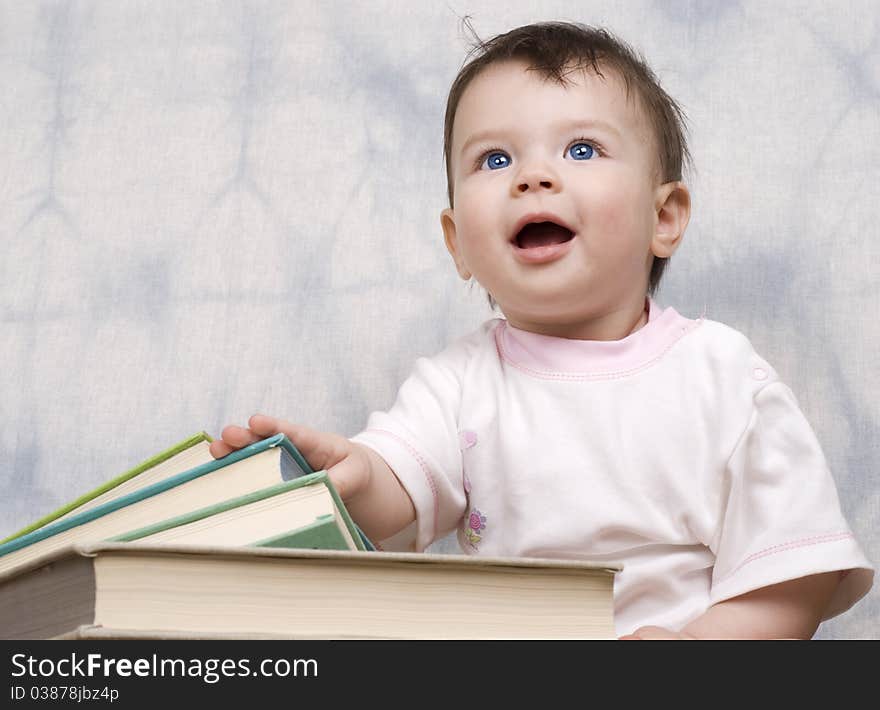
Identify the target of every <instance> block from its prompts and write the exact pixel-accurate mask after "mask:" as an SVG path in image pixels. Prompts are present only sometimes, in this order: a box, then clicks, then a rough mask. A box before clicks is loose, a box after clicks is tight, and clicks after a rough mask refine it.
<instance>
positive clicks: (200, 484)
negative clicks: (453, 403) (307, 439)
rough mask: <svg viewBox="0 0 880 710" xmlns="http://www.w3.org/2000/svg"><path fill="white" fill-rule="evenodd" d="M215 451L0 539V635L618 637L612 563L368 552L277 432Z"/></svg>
mask: <svg viewBox="0 0 880 710" xmlns="http://www.w3.org/2000/svg"><path fill="white" fill-rule="evenodd" d="M210 441H211V438H210V437H209V436H208V435H207V434H205V433H200V434H198V435H196V436H193V437H190V438H188V439H186V440H185V441H182V442H180V443H179V444H177V445H175V446H172V447H170V448H168V449H166V450H165V451H163V452H161V453H160V454H157V455H156V456H154V457H152V458H151V459H149V460H148V461H145V462H144V463H142V464H140V465H139V466H137V467H135V468H133V469H131V470H129V471H127V472H125V473H123V474H122V475H120V476H117V477H116V478H114V479H112V480H110V481H108V482H107V483H106V484H104V485H102V486H100V487H99V488H96V489H94V490H92V491H90V492H88V493H86V494H85V495H83V496H81V497H79V498H78V499H76V500H75V501H72V502H71V503H69V504H67V505H65V506H64V507H62V508H60V509H58V510H56V511H54V512H52V513H50V514H49V515H47V516H45V517H43V518H41V519H40V520H38V521H36V522H35V523H33V524H31V525H29V526H27V527H26V528H24V529H23V530H20V531H18V532H17V533H14V534H13V535H11V536H9V537H7V538H6V539H5V540H3V541H0V637H2V638H6V639H24V638H192V637H212V638H236V637H283V638H422V639H433V638H613V634H614V628H613V613H612V588H613V576H614V573H615V572H616V571H618V570H619V569H620V568H619V567H618V566H614V565H605V564H601V565H596V564H590V563H585V562H577V561H560V560H541V559H510V558H492V557H479V558H477V557H469V556H464V555H434V554H416V553H388V552H377V551H376V550H375V547H374V545H373V544H372V543H371V542H370V540H369V539H368V538H367V537H366V536H365V535H364V534H363V533H362V531H361V530H360V529H359V528H358V526H357V525H356V524H355V523H354V521H353V520H352V519H351V516H350V515H349V513H348V511H347V510H346V508H345V505H344V503H343V502H342V500H341V499H340V497H339V495H338V493H337V491H336V490H335V488H334V487H333V484H332V482H331V480H330V478H329V477H328V475H327V473H326V471H313V470H312V468H311V467H310V466H309V464H308V463H307V462H306V460H305V459H304V458H303V456H302V455H301V454H300V452H299V451H298V450H297V449H296V447H295V446H294V445H293V444H292V443H291V442H290V440H289V439H288V438H287V437H286V436H284V435H282V434H279V435H276V436H273V437H270V438H267V439H264V440H262V441H258V442H256V443H254V444H252V445H250V446H248V447H245V448H243V449H241V450H239V451H236V452H233V453H232V454H230V455H229V456H226V457H224V458H222V459H217V460H215V459H214V458H213V457H212V456H211V454H210V452H209V451H208V445H209V443H210Z"/></svg>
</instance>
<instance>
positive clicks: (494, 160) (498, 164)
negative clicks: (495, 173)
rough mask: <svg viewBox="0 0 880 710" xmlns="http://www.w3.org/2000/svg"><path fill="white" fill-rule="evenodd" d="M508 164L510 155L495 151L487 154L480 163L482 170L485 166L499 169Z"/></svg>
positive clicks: (490, 168)
mask: <svg viewBox="0 0 880 710" xmlns="http://www.w3.org/2000/svg"><path fill="white" fill-rule="evenodd" d="M508 165H510V156H508V155H507V153H501V152H499V151H493V152H491V153H488V154H487V155H486V159H485V160H483V161H482V163H481V164H480V169H481V170H482V169H483V167H488V168H489V170H498V169H500V168H506V167H507V166H508Z"/></svg>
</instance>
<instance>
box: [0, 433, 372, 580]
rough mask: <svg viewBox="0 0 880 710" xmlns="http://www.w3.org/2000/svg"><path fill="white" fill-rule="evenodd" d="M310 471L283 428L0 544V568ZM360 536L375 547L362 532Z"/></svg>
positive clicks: (157, 520) (131, 529)
mask: <svg viewBox="0 0 880 710" xmlns="http://www.w3.org/2000/svg"><path fill="white" fill-rule="evenodd" d="M311 473H315V472H314V471H313V470H312V469H311V467H310V466H309V464H308V463H307V462H306V461H305V459H304V458H303V457H302V454H300V452H299V451H298V450H297V449H296V447H294V446H293V444H292V443H291V442H290V440H289V439H288V438H287V437H286V436H284V435H283V434H278V435H276V436H273V437H269V438H267V439H263V440H261V441H258V442H256V443H254V444H251V445H250V446H246V447H244V448H242V449H239V450H238V451H234V452H232V453H231V454H229V455H228V456H225V457H223V458H221V459H216V460H215V459H213V458H212V459H211V460H210V461H209V462H207V463H204V464H201V465H199V466H196V467H194V468H191V469H188V470H186V471H183V472H181V473H178V474H176V475H173V476H171V477H169V478H166V479H164V480H161V481H157V482H155V483H152V484H150V485H147V486H145V487H143V488H140V489H138V490H135V491H132V492H130V493H128V494H126V495H123V496H120V497H118V498H115V499H113V500H109V501H106V502H104V503H101V504H100V505H97V506H95V507H92V508H89V509H87V510H82V511H79V512H75V513H74V514H73V515H68V516H64V517H63V518H60V519H57V520H55V521H54V522H51V523H49V524H48V525H44V526H42V527H39V528H37V529H36V530H33V531H31V532H29V533H27V534H25V535H21V536H20V537H16V538H14V539H12V540H9V541H8V542H6V543H4V544H2V545H0V572H3V571H4V570H9V569H13V568H15V567H16V566H18V565H21V564H24V563H26V562H28V561H30V560H32V559H35V558H37V557H39V556H41V555H43V554H46V553H48V552H51V551H53V550H57V549H60V548H62V547H64V546H66V545H70V544H72V543H77V542H79V543H84V542H94V541H98V540H105V539H107V538H110V537H114V536H117V535H122V534H124V533H128V532H132V531H134V530H138V529H140V528H144V527H147V526H150V525H154V524H156V523H160V522H161V521H165V520H168V519H170V518H176V517H178V516H182V515H187V514H190V513H193V512H194V511H201V510H204V509H206V508H209V507H210V506H216V505H218V504H221V503H225V502H228V501H232V500H233V499H237V498H240V497H241V496H246V495H248V494H252V493H255V492H257V491H260V490H261V489H265V488H269V487H271V486H275V485H277V484H280V483H282V482H285V481H292V480H294V479H296V478H298V477H300V476H304V475H307V474H311ZM339 503H340V505H341V501H340V502H339ZM358 532H359V531H358ZM357 538H358V542H359V544H361V545H364V546H367V547H370V546H369V544H368V541H367V540H366V539H365V538H364V537H363V536H362V535H361V534H360V533H359V534H358V536H357Z"/></svg>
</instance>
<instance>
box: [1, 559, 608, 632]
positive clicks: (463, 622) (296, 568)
mask: <svg viewBox="0 0 880 710" xmlns="http://www.w3.org/2000/svg"><path fill="white" fill-rule="evenodd" d="M619 569H620V567H619V566H615V565H608V564H597V563H589V562H581V561H574V560H548V559H536V558H498V557H477V556H468V555H440V554H425V553H394V552H369V553H367V552H361V551H341V550H304V549H280V548H266V547H224V546H220V547H217V546H192V545H186V546H179V547H175V546H173V545H170V544H164V545H159V544H151V543H147V542H102V543H95V544H90V545H74V546H69V547H66V548H64V549H60V550H56V551H54V552H53V553H50V554H48V555H45V556H43V557H41V558H39V559H35V560H31V561H30V562H29V563H27V564H25V565H21V566H19V567H18V568H16V569H14V570H10V571H7V572H5V573H0V637H3V638H6V639H48V638H71V639H77V638H79V639H81V638H156V639H161V638H302V639H314V638H320V639H349V638H355V639H358V638H360V639H368V638H384V639H428V640H433V639H611V638H614V619H613V582H614V574H615V572H616V571H618V570H619Z"/></svg>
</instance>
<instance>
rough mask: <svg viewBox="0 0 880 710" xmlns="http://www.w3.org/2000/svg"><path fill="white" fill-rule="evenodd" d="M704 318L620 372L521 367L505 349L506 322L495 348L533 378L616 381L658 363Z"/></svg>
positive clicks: (498, 331)
mask: <svg viewBox="0 0 880 710" xmlns="http://www.w3.org/2000/svg"><path fill="white" fill-rule="evenodd" d="M702 323H703V318H699V319H698V320H695V321H693V323H691V324H689V325H688V326H687V328H685V329H684V330H682V331H681V332H680V333H679V334H678V335H677V336H676V338H675V339H674V340H673V341H671V342H670V343H669V344H668V345H667V346H666V347H665V348H663V350H661V351H660V352H659V353H657V355H656V356H655V357H653V358H651V359H650V360H648V361H647V362H646V363H644V364H642V365H639V366H638V367H634V368H632V369H631V370H621V371H620V372H601V373H597V374H595V375H590V374H583V375H579V374H573V373H569V372H541V371H539V370H532V369H530V368H528V367H526V366H525V365H521V364H520V363H518V362H516V361H515V360H513V359H512V357H511V356H510V354H509V353H508V352H507V351H506V350H505V349H504V345H503V343H502V340H501V332H502V329H503V328H505V327H506V323H505V322H503V321H502V322H501V323H500V324H499V326H498V327H497V328H496V329H495V333H494V335H495V346H496V347H497V348H498V352H499V353H500V354H501V359H502V360H504V361H505V362H506V363H507V364H509V365H511V366H512V367H515V368H516V369H517V370H520V371H522V372H525V373H526V374H527V375H532V376H533V377H540V378H542V379H545V380H576V381H581V382H585V381H589V380H616V379H621V378H623V377H629V376H631V375H634V374H636V373H637V372H641V371H642V370H646V369H648V368H649V367H651V366H652V365H653V364H654V363H656V362H657V361H658V360H660V358H662V357H663V356H664V355H665V354H666V353H667V352H669V350H670V349H671V348H672V346H673V345H675V344H676V343H677V342H678V341H679V340H681V339H682V338H683V337H684V336H685V335H687V334H688V333H690V332H691V331H692V330H694V329H695V328H696V327H697V326H699V325H702Z"/></svg>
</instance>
